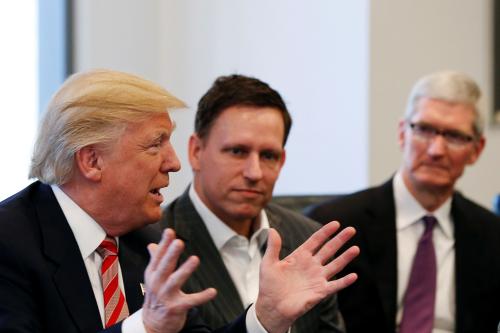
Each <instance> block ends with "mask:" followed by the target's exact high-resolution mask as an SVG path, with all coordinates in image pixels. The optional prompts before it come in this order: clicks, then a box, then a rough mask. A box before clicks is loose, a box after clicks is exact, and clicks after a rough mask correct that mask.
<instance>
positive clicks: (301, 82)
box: [75, 0, 500, 207]
mask: <svg viewBox="0 0 500 333" xmlns="http://www.w3.org/2000/svg"><path fill="white" fill-rule="evenodd" d="M492 1H493V0H479V1H478V0H439V1H436V0H419V1H401V0H376V1H368V0H354V1H344V0H321V1H320V0H317V1H314V2H304V1H301V0H293V1H292V0H288V1H287V0H276V1H265V0H255V1H243V0H242V1H232V0H212V1H205V2H202V1H196V0H184V1H174V0H150V1H140V0H106V1H102V0H77V1H76V3H75V11H76V16H77V26H76V29H75V30H76V37H77V40H76V46H77V49H76V52H75V54H76V68H77V70H82V69H87V68H92V67H110V68H115V69H120V70H126V71H130V72H133V73H137V74H139V75H142V76H145V77H147V78H150V79H152V80H154V81H157V82H159V83H160V84H162V85H164V86H165V87H167V89H169V90H170V91H172V92H173V93H174V94H176V95H178V96H179V97H181V98H182V99H184V100H185V101H186V102H187V103H188V104H189V105H190V108H189V109H188V110H187V111H176V112H174V113H173V118H174V119H175V120H176V121H177V123H178V130H176V133H175V135H174V139H173V140H174V143H175V145H176V147H177V150H178V152H179V155H180V157H181V161H182V163H183V170H182V171H181V172H180V173H178V174H176V175H174V176H173V181H172V185H171V187H170V189H169V190H168V194H167V197H168V198H169V199H172V198H173V197H174V196H176V195H178V194H179V193H180V192H182V191H183V189H184V187H185V185H186V184H187V183H188V182H189V180H190V179H191V172H190V170H189V166H188V163H187V159H186V142H187V138H188V136H189V134H190V133H191V131H192V128H193V125H192V123H193V118H194V112H195V108H196V102H197V100H198V99H199V97H200V96H201V94H202V93H204V92H205V91H206V89H207V88H208V87H209V85H210V84H211V82H212V81H213V80H214V79H215V77H217V76H218V75H221V74H228V73H232V72H239V73H243V74H248V75H254V76H257V77H259V78H261V79H263V80H264V81H267V82H269V83H270V84H271V85H272V86H273V87H275V88H276V89H277V90H278V91H280V92H281V93H282V95H283V97H284V98H285V100H286V101H287V102H288V105H289V108H290V111H291V113H292V115H293V117H294V120H295V124H294V127H293V128H292V133H291V136H290V141H289V143H288V145H287V148H288V160H287V163H286V166H285V168H284V170H283V172H282V175H281V177H280V180H279V181H278V185H277V189H276V190H277V192H278V193H339V192H348V191H353V190H356V189H359V188H362V187H365V186H368V185H371V184H378V183H380V182H382V181H384V180H385V179H387V178H388V177H389V176H390V175H391V174H392V173H393V172H394V171H395V170H396V168H397V167H398V165H399V163H400V158H401V157H400V153H399V148H398V146H397V140H396V126H397V122H398V120H399V117H400V116H401V114H402V112H403V109H404V106H405V103H406V97H407V94H408V92H409V90H410V88H411V86H412V84H413V83H414V81H415V80H417V79H418V78H419V77H420V76H422V75H424V74H427V73H429V72H432V71H435V70H439V69H445V68H450V69H456V70H461V71H464V72H466V73H469V74H470V75H471V76H473V77H474V78H475V79H476V80H477V81H478V82H479V83H480V85H481V87H482V88H483V91H484V99H483V101H482V107H483V109H484V110H485V113H486V114H487V115H488V116H489V115H490V113H491V108H492V107H491V105H492V84H491V81H492V74H493V69H492V42H491V40H492V35H491V25H492V17H491V15H492V3H493V2H492ZM487 136H488V143H487V146H486V149H485V151H484V154H483V156H482V158H481V159H480V161H479V162H478V163H477V165H476V166H474V167H473V168H471V169H470V170H467V172H466V175H465V176H464V178H463V180H462V181H461V182H460V184H459V187H460V188H461V189H462V190H463V191H464V192H466V193H467V194H468V195H469V196H470V197H472V198H473V199H475V200H477V201H479V202H480V203H482V204H483V205H485V206H488V207H490V206H491V199H492V197H493V195H495V194H496V193H497V192H499V191H500V176H499V175H498V171H497V170H499V164H500V161H499V159H500V157H499V156H500V155H499V154H498V153H497V150H498V147H500V142H499V141H500V134H499V132H498V129H496V128H491V127H490V126H487Z"/></svg>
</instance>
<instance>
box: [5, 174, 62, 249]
mask: <svg viewBox="0 0 500 333" xmlns="http://www.w3.org/2000/svg"><path fill="white" fill-rule="evenodd" d="M41 197H44V199H45V200H48V201H50V202H51V203H53V204H56V205H57V201H56V200H55V197H54V196H53V193H52V190H51V188H50V186H48V185H44V184H42V183H40V182H35V183H33V184H31V185H29V186H28V187H26V188H25V189H23V190H21V191H20V192H18V193H16V194H14V195H12V196H11V197H9V198H7V199H5V200H4V201H2V202H0V242H2V241H5V242H18V241H19V239H20V238H23V239H25V240H26V241H28V240H29V241H34V239H33V237H35V236H36V235H38V232H37V231H38V230H39V226H38V225H37V224H38V212H37V209H38V206H39V205H40V203H41V202H40V198H41ZM28 244H29V243H28ZM28 244H25V245H28Z"/></svg>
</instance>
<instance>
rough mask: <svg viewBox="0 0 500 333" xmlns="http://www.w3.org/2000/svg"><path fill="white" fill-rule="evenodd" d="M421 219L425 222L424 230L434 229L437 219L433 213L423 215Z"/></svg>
mask: <svg viewBox="0 0 500 333" xmlns="http://www.w3.org/2000/svg"><path fill="white" fill-rule="evenodd" d="M422 220H424V223H425V232H427V231H429V230H432V229H434V226H435V225H436V223H437V219H436V218H435V217H434V216H433V215H425V216H424V217H423V218H422Z"/></svg>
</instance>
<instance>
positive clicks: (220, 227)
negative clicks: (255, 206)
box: [189, 185, 269, 331]
mask: <svg viewBox="0 0 500 333" xmlns="http://www.w3.org/2000/svg"><path fill="white" fill-rule="evenodd" d="M189 198H190V199H191V201H192V202H193V205H194V207H195V209H196V211H197V212H198V214H199V215H200V216H201V219H202V220H203V222H204V223H205V225H206V227H207V229H208V233H209V234H210V237H212V240H213V241H214V243H215V246H216V248H217V250H218V251H219V253H220V255H221V257H222V260H223V261H224V265H225V266H226V268H227V270H228V272H229V275H230V276H231V279H232V280H233V283H234V285H235V286H236V289H237V290H238V293H239V295H240V298H241V301H242V303H243V306H244V307H247V306H248V305H250V304H252V303H255V301H256V300H257V295H258V292H259V267H260V262H261V261H262V254H261V251H260V249H261V248H262V246H263V245H264V243H265V242H266V240H267V235H268V232H269V220H268V218H267V215H266V212H265V211H264V210H261V213H260V216H259V218H258V222H260V223H259V228H258V229H257V230H256V231H255V232H254V233H253V234H252V236H251V238H250V240H249V239H247V238H246V237H243V236H241V235H238V234H237V233H236V232H235V231H234V230H232V229H231V228H229V227H228V226H227V225H226V224H225V223H224V222H222V221H221V220H220V219H219V218H218V217H217V216H216V215H215V214H214V213H213V212H212V211H211V210H210V209H209V208H208V207H207V206H206V205H205V204H204V203H203V201H201V199H200V197H199V196H198V193H196V191H195V189H194V186H192V185H191V186H190V188H189ZM250 310H252V312H253V311H254V306H251V307H250ZM255 318H256V317H255ZM248 325H249V324H248V316H247V328H248ZM252 325H253V324H252ZM258 326H259V328H261V329H262V330H264V328H263V327H262V326H261V325H260V323H259V325H258ZM248 330H249V329H248ZM249 331H250V330H249Z"/></svg>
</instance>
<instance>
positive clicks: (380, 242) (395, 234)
mask: <svg viewBox="0 0 500 333" xmlns="http://www.w3.org/2000/svg"><path fill="white" fill-rule="evenodd" d="M479 97H480V90H479V87H478V86H477V84H476V83H475V82H474V81H473V80H472V79H470V78H469V77H467V76H466V75H464V74H461V73H456V72H438V73H434V74H431V75H429V76H426V77H423V78H422V79H420V80H419V81H418V82H417V83H416V85H415V86H414V88H413V90H412V92H411V94H410V97H409V101H408V106H407V109H406V114H405V116H404V119H403V120H401V121H400V123H399V130H398V133H399V145H400V147H401V150H402V153H403V160H402V164H401V166H400V168H399V170H398V171H397V172H396V174H395V175H394V176H393V177H392V178H391V179H390V180H389V181H387V182H386V183H385V184H382V185H381V186H378V187H374V188H370V189H366V190H363V191H360V192H358V193H354V194H351V195H348V196H345V197H343V198H340V199H337V200H333V201H330V202H326V203H323V204H320V205H318V206H316V207H314V208H312V209H311V210H310V211H309V214H308V215H309V216H310V217H312V218H313V219H316V220H318V221H320V222H326V221H330V220H339V221H340V222H341V223H342V224H344V225H353V226H355V227H356V229H357V230H358V234H357V236H356V237H355V238H354V239H353V240H352V241H353V242H354V243H356V244H358V245H359V247H360V249H361V255H360V257H359V258H358V259H356V260H354V261H353V262H352V263H351V264H350V265H349V266H348V268H347V270H345V272H352V271H355V272H357V273H358V274H359V280H358V283H357V284H356V285H355V286H353V287H351V288H349V289H346V290H345V291H343V292H341V293H340V294H339V305H340V309H341V312H342V314H343V316H344V319H345V321H346V326H347V331H348V332H354V333H356V332H368V331H370V330H372V329H373V328H376V331H377V332H395V331H398V332H400V333H407V332H412V333H414V332H429V333H430V332H495V331H496V329H497V325H498V322H499V320H500V306H499V302H500V276H499V275H500V220H499V219H498V218H497V217H496V216H495V215H493V214H492V213H491V212H489V211H488V210H486V209H484V208H483V207H481V206H479V205H477V204H476V203H474V202H472V201H470V200H469V199H467V198H465V197H464V196H463V195H461V194H460V193H458V192H457V191H456V190H455V183H456V181H457V180H458V179H459V178H460V176H461V175H462V174H463V172H464V169H465V167H466V166H467V165H472V164H474V163H475V162H476V161H477V160H478V158H479V156H480V155H481V152H482V150H483V148H484V145H485V139H484V136H483V126H482V123H481V119H480V115H479V112H478V108H477V102H478V100H479Z"/></svg>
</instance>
